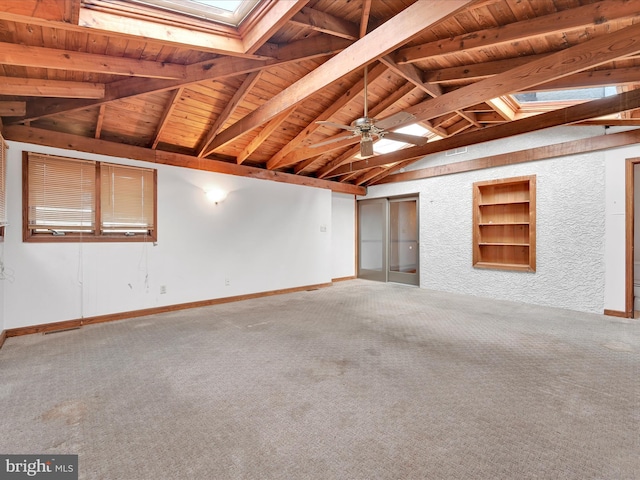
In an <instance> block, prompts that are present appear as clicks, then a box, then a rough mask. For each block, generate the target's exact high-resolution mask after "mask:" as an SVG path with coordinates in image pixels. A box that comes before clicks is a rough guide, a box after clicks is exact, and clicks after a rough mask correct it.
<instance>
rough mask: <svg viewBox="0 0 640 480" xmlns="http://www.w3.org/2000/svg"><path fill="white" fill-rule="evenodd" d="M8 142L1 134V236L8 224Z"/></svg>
mask: <svg viewBox="0 0 640 480" xmlns="http://www.w3.org/2000/svg"><path fill="white" fill-rule="evenodd" d="M6 177H7V144H6V143H5V141H4V138H3V137H2V135H0V236H2V235H4V227H5V225H6V224H7V178H6Z"/></svg>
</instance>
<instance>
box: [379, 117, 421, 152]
mask: <svg viewBox="0 0 640 480" xmlns="http://www.w3.org/2000/svg"><path fill="white" fill-rule="evenodd" d="M395 131H396V132H398V133H406V134H408V135H417V136H419V137H424V136H426V134H427V133H429V131H428V130H427V129H426V128H424V127H421V126H420V125H418V124H417V123H413V124H411V125H407V126H406V127H402V128H399V129H397V130H395ZM407 145H408V144H407V143H402V142H396V141H395V140H389V139H388V138H383V139H382V140H378V141H377V142H376V143H374V144H373V151H374V152H375V153H377V154H379V155H381V154H384V153H391V152H395V151H397V150H400V149H401V148H404V147H406V146H407Z"/></svg>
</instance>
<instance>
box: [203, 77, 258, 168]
mask: <svg viewBox="0 0 640 480" xmlns="http://www.w3.org/2000/svg"><path fill="white" fill-rule="evenodd" d="M259 79H260V72H252V73H250V74H249V75H247V78H245V79H244V82H242V85H240V88H238V89H237V90H236V91H235V93H234V94H233V97H231V100H229V102H228V103H227V105H226V106H225V107H224V110H222V112H220V115H218V118H217V119H216V121H215V122H214V123H213V125H212V126H211V128H210V129H209V131H208V132H207V134H206V135H205V137H204V138H203V139H202V141H201V142H200V144H199V145H198V148H196V151H197V152H198V157H206V156H207V155H209V154H210V153H211V152H209V151H207V148H208V147H209V144H210V143H211V142H212V141H213V139H214V138H215V136H216V135H217V134H218V133H219V132H220V130H222V127H223V126H224V124H225V123H226V122H227V120H229V118H230V117H231V115H233V113H234V112H235V111H236V109H237V108H238V105H239V104H240V102H242V101H243V100H244V99H245V97H246V96H247V95H248V94H249V92H250V91H251V89H252V88H253V87H254V86H255V84H256V83H257V82H258V80H259Z"/></svg>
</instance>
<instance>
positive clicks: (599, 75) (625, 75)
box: [523, 67, 640, 92]
mask: <svg viewBox="0 0 640 480" xmlns="http://www.w3.org/2000/svg"><path fill="white" fill-rule="evenodd" d="M638 79H640V67H629V68H613V69H607V70H589V71H587V72H578V73H574V74H573V75H570V76H568V77H564V78H559V79H557V80H553V81H551V82H546V83H543V84H541V85H535V86H533V87H530V88H526V89H524V90H523V92H528V91H538V92H541V91H547V90H565V89H569V90H571V89H575V88H590V87H607V86H621V85H635V84H637V83H638Z"/></svg>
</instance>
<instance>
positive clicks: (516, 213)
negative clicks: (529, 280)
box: [473, 175, 536, 272]
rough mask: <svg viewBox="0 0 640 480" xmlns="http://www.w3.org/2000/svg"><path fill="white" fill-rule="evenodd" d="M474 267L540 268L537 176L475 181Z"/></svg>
mask: <svg viewBox="0 0 640 480" xmlns="http://www.w3.org/2000/svg"><path fill="white" fill-rule="evenodd" d="M473 266H474V267H478V268H496V269H502V270H521V271H526V272H535V271H536V177H535V175H531V176H526V177H516V178H506V179H499V180H489V181H485V182H476V183H474V184H473Z"/></svg>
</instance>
